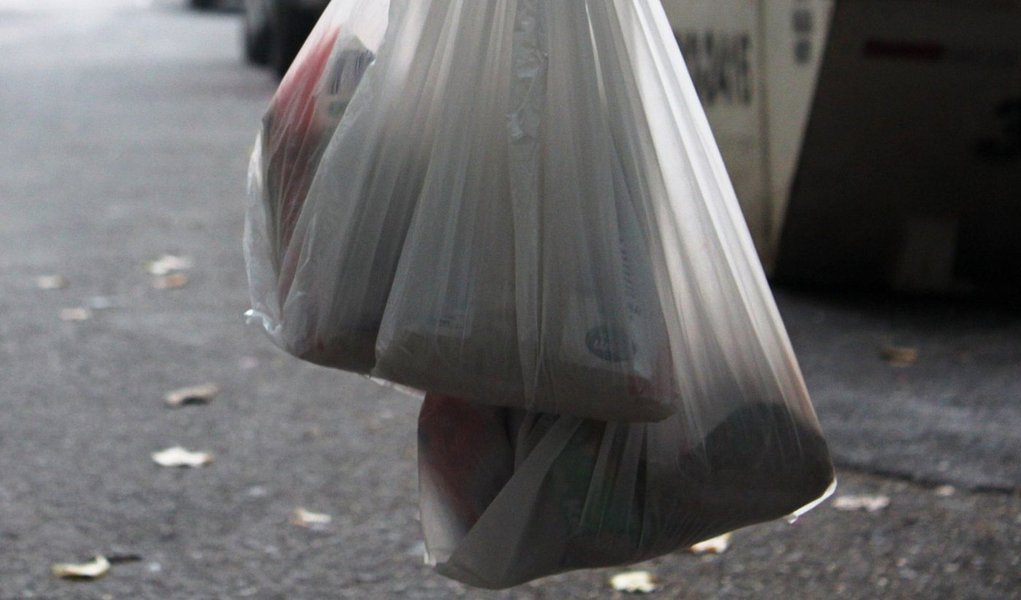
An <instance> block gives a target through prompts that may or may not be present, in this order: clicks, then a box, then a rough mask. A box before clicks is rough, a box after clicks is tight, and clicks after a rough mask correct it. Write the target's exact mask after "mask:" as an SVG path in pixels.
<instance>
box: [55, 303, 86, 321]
mask: <svg viewBox="0 0 1021 600" xmlns="http://www.w3.org/2000/svg"><path fill="white" fill-rule="evenodd" d="M59 316H60V320H61V321H88V320H89V319H91V318H92V311H91V310H89V309H87V308H83V307H80V306H79V307H76V308H64V309H61V311H60V315H59Z"/></svg>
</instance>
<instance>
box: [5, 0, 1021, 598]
mask: <svg viewBox="0 0 1021 600" xmlns="http://www.w3.org/2000/svg"><path fill="white" fill-rule="evenodd" d="M274 85H275V82H274V81H273V80H272V78H271V77H270V76H269V75H268V74H267V73H265V72H262V71H259V70H255V69H252V68H250V67H247V66H245V65H243V64H242V62H241V60H240V41H239V23H238V17H237V15H236V14H231V13H226V12H212V13H209V12H194V11H191V10H188V9H186V8H185V7H184V3H183V2H180V1H177V2H175V1H172V0H18V1H14V0H0V210H2V213H0V249H2V251H0V600H15V599H17V600H21V599H26V598H45V599H64V598H67V599H96V600H106V599H118V600H120V599H124V600H128V599H139V598H154V599H206V598H210V599H211V598H217V599H221V598H298V599H304V598H308V599H328V598H360V599H364V598H370V599H374V598H436V599H441V598H451V597H473V598H475V597H477V598H549V599H553V598H556V599H560V598H614V597H620V593H618V592H614V591H613V590H612V589H611V587H610V586H609V585H608V583H607V578H608V577H609V576H610V575H612V574H614V573H616V572H618V571H619V569H617V570H612V569H611V570H597V571H586V572H580V573H572V574H568V575H563V576H557V577H553V578H548V579H544V580H540V581H537V582H534V583H532V584H529V585H525V586H521V587H519V588H517V589H513V590H508V591H504V592H493V593H490V592H480V591H477V590H472V589H469V588H466V587H465V586H462V585H460V584H457V583H455V582H451V581H449V580H446V579H444V578H442V577H440V576H438V575H435V574H434V573H432V571H431V570H430V569H429V568H428V567H426V566H425V565H423V561H422V551H423V547H422V544H421V532H420V530H419V526H418V523H417V520H416V512H417V506H416V496H417V489H416V485H417V484H416V475H415V468H414V459H415V419H416V415H417V409H418V400H416V399H415V398H412V397H409V396H405V395H402V394H401V393H398V392H395V391H393V390H390V389H387V388H383V387H379V386H377V385H375V384H373V383H371V382H368V381H366V380H364V379H361V378H359V377H356V376H351V375H347V374H344V373H340V372H336V371H330V370H327V369H321V368H317V367H313V366H310V365H306V364H303V363H301V362H299V361H297V360H294V359H292V358H289V357H287V356H285V355H284V354H282V353H281V352H279V351H278V350H276V349H275V348H274V347H273V346H272V344H271V343H270V342H269V341H268V339H267V338H265V337H264V336H263V335H262V334H261V333H260V332H259V331H258V330H256V329H255V328H254V327H247V326H246V325H245V324H244V322H243V319H242V316H241V315H242V313H243V311H244V310H245V309H246V308H247V307H248V299H247V288H246V281H245V275H244V268H243V262H242V255H241V249H240V235H241V228H242V217H243V209H244V204H245V199H244V180H245V169H246V166H247V160H248V151H249V148H250V146H251V144H252V141H253V139H254V135H255V131H256V127H257V124H258V121H259V118H260V116H261V114H262V112H263V111H264V109H265V107H266V104H267V102H268V100H269V98H270V95H271V94H272V92H273V89H274ZM165 254H171V255H175V256H185V257H189V258H190V259H191V261H192V265H191V266H190V267H189V268H187V269H184V270H182V271H181V273H182V274H183V275H184V276H185V277H186V278H187V280H186V281H184V280H182V279H178V280H177V281H176V283H177V284H183V286H182V287H179V288H176V289H157V288H156V287H154V283H156V282H157V277H156V276H155V275H152V274H150V273H148V272H147V271H146V269H145V265H146V263H147V262H148V261H152V260H155V259H158V258H159V257H161V256H163V255H165ZM48 275H52V276H60V277H63V278H65V279H66V283H67V285H66V286H57V287H58V288H59V289H52V290H47V289H41V288H40V287H39V282H38V278H39V277H41V276H48ZM171 283H174V282H173V280H171ZM789 306H790V309H789V310H790V312H789V314H790V315H792V316H794V317H796V318H797V319H798V320H797V322H796V323H794V326H792V331H793V332H794V333H795V334H796V335H795V336H794V337H795V342H796V344H798V345H799V347H800V348H804V349H805V350H806V354H805V355H804V356H803V357H802V361H803V362H804V363H805V364H806V365H807V368H806V372H808V374H809V380H810V384H813V381H814V382H815V385H816V386H818V387H819V388H820V391H819V392H818V393H817V395H818V396H820V397H821V398H822V401H821V402H819V404H818V405H819V409H820V417H821V418H822V420H823V423H824V425H825V426H827V427H828V428H831V429H833V430H835V431H837V432H838V435H836V436H835V437H833V438H832V439H831V442H832V443H833V446H834V452H835V455H836V456H837V457H838V458H841V457H845V458H847V461H846V464H852V465H856V466H857V467H859V468H861V469H862V470H859V471H850V470H847V469H844V470H842V471H841V488H840V490H839V492H838V494H837V497H838V498H839V497H841V496H846V495H858V494H861V495H865V496H868V497H870V498H873V499H876V498H880V499H881V498H884V497H885V498H889V505H888V506H886V507H882V508H879V507H876V510H875V511H874V512H868V511H866V510H858V511H845V510H839V509H838V508H837V507H836V505H834V504H833V503H827V504H825V505H823V506H821V507H820V508H818V509H816V510H815V511H813V512H812V513H809V514H808V515H807V516H805V517H803V518H802V519H801V520H800V521H799V522H798V523H796V524H795V525H788V524H786V523H775V524H768V525H764V526H760V527H755V528H751V529H748V530H743V531H740V532H738V533H737V534H736V535H735V537H734V540H733V543H732V547H731V549H730V550H728V551H727V552H726V553H724V554H722V555H719V556H708V557H702V556H694V555H691V554H688V553H683V552H680V553H676V554H673V555H670V556H666V557H663V558H661V559H657V560H655V561H652V562H650V563H647V564H643V565H640V568H643V569H647V570H649V571H651V572H652V573H653V574H654V575H655V577H656V578H657V580H658V581H659V584H660V586H661V588H660V590H659V591H658V592H656V594H655V595H654V596H653V597H662V598H684V599H702V598H705V599H709V598H822V597H832V598H919V597H926V598H1011V597H1019V591H1018V590H1021V576H1019V573H1021V565H1019V558H1018V557H1019V554H1021V534H1019V531H1021V516H1019V515H1021V497H1019V495H1018V493H1017V492H1016V489H1017V487H1018V484H1019V482H1018V480H1017V479H1012V477H1013V476H1012V475H1011V473H1017V471H1011V470H1009V469H999V470H994V471H995V473H994V474H995V477H996V478H998V479H996V480H995V481H997V482H1000V483H999V484H997V485H988V486H985V487H989V488H996V489H997V491H988V492H983V491H975V489H969V487H973V488H981V487H983V486H981V485H979V484H975V485H971V484H970V483H969V481H967V480H966V478H964V477H963V476H959V475H955V474H954V471H955V469H953V468H948V469H943V470H942V471H941V470H940V469H939V468H936V469H934V470H931V472H928V471H927V472H925V473H921V475H920V476H917V477H916V476H915V475H917V474H919V473H920V472H919V473H915V472H913V471H912V467H911V465H910V464H908V465H907V466H903V465H902V466H898V467H897V468H893V467H890V468H888V469H883V468H881V467H882V465H883V461H885V460H888V459H889V456H890V455H891V454H896V452H888V451H883V450H882V449H881V448H878V447H876V443H871V444H865V446H866V450H868V449H869V448H871V449H872V450H874V454H875V455H876V456H878V458H874V459H868V460H866V459H862V460H856V459H855V457H858V456H860V452H861V448H860V447H859V446H860V444H859V445H855V444H856V443H857V442H856V441H855V439H856V436H855V431H854V429H850V430H848V429H847V428H846V427H844V426H843V423H844V421H845V416H846V415H852V416H855V415H857V416H855V418H859V417H860V415H861V414H869V411H868V409H867V407H868V406H869V405H868V404H864V405H858V404H855V405H854V406H855V407H859V408H854V407H849V405H848V404H846V403H848V402H851V400H848V399H846V398H847V396H846V395H840V394H839V393H838V392H839V389H838V388H835V387H833V385H836V384H833V381H834V376H830V375H827V374H826V373H831V372H832V371H827V369H826V366H827V364H832V361H834V360H837V359H835V358H833V357H835V356H840V355H841V354H840V353H841V352H842V350H841V347H840V342H839V340H836V341H833V340H830V342H827V341H826V340H823V341H820V342H813V341H812V340H813V339H814V338H812V337H811V332H812V331H813V330H815V329H819V328H820V327H822V324H823V323H824V322H825V321H826V319H825V318H822V319H821V320H820V318H819V314H820V311H822V312H826V311H827V310H829V311H830V312H826V315H830V317H829V318H830V321H829V322H831V323H832V322H839V323H844V325H842V326H844V327H845V328H850V329H845V330H854V327H855V325H854V323H855V321H854V318H853V315H854V314H857V313H854V311H850V312H848V311H846V310H843V311H842V310H839V309H838V310H837V311H836V312H835V313H834V312H832V310H833V309H832V308H818V306H819V305H817V304H816V300H803V301H802V300H798V299H797V298H795V299H794V300H793V301H792V302H791V303H789ZM833 315H836V317H835V318H834V317H833ZM849 315H851V316H849ZM880 321H881V324H886V325H889V321H883V320H882V318H880ZM848 322H850V323H851V324H850V325H847V324H846V323H848ZM997 323H999V321H997ZM1009 323H1013V322H1012V321H1011V322H1009ZM1009 323H1008V325H1009ZM869 331H871V333H868V334H862V335H865V338H864V339H865V340H866V341H867V342H868V343H867V344H865V345H864V346H859V347H858V348H861V347H865V348H872V349H866V350H864V351H863V352H865V353H871V352H873V350H874V348H873V344H872V341H873V340H875V339H881V338H882V331H884V330H883V328H882V327H879V328H878V330H876V329H873V330H869ZM877 331H878V333H877ZM869 336H871V337H869ZM859 339H862V338H861V337H859ZM924 341H925V340H924V339H923V340H922V342H924ZM1001 341H1002V340H1001ZM813 343H817V344H821V345H817V346H813ZM827 344H828V345H827ZM814 348H823V349H822V350H819V351H818V352H815V350H813V349H814ZM1008 350H1010V348H1008ZM870 356H873V355H872V354H870ZM955 356H957V355H955ZM1011 356H1014V355H1011ZM827 357H828V358H827ZM873 358H874V356H873ZM923 358H924V355H923V356H922V357H920V358H919V362H920V361H921V360H923ZM1015 358H1016V356H1015ZM869 364H870V365H871V366H870V367H869V368H870V369H871V368H876V369H878V368H885V365H883V364H882V363H881V361H880V365H879V366H876V365H875V364H873V363H869ZM997 372H998V373H1000V374H1001V376H1004V375H1003V374H1004V373H1008V374H1009V373H1010V371H1002V370H1001V371H997ZM897 373H898V374H897V375H895V376H893V375H889V374H884V375H882V377H894V378H895V381H896V377H901V379H903V377H907V376H908V375H906V373H910V371H898V372H897ZM845 376H846V374H845ZM852 377H853V373H852ZM912 381H914V380H912ZM207 382H209V383H215V384H216V385H218V386H219V388H220V393H219V395H218V396H217V397H216V398H215V399H214V400H213V401H212V402H211V403H210V404H208V405H204V406H187V407H184V408H180V409H170V408H167V407H166V406H165V405H164V404H163V401H162V397H163V395H164V394H165V393H166V392H168V391H170V390H173V389H176V388H179V387H183V386H190V385H195V384H202V383H207ZM1003 383H1004V387H1003V388H1002V389H1010V388H1009V385H1007V384H1008V383H1009V382H1003ZM830 384H833V385H830ZM834 390H836V391H834ZM987 392H988V393H986V392H983V393H986V396H990V397H991V396H993V395H994V394H993V393H992V392H989V391H988V390H987ZM827 394H831V396H827ZM868 401H869V400H868V398H864V399H861V398H858V400H856V402H865V403H867V402H868ZM841 402H844V403H845V404H840V403H841ZM990 402H991V401H990ZM1014 403H1015V404H1016V396H1015V402H1014ZM987 404H989V403H987ZM996 406H997V408H996V411H994V412H993V413H990V414H993V415H995V416H996V418H997V425H998V426H1003V424H1004V422H1007V423H1009V419H1010V418H1012V416H1011V415H1012V414H1013V413H1011V412H1010V410H1009V406H1008V405H1006V404H1004V403H1002V402H1001V403H1000V404H997V405H996ZM955 408H957V409H959V412H960V413H961V414H963V415H965V416H964V417H962V418H970V417H969V416H968V414H970V413H968V410H967V406H964V407H955ZM875 414H878V415H881V420H884V421H886V422H887V423H888V424H889V420H890V419H892V418H893V416H891V413H890V412H889V411H887V412H882V411H880V412H877V413H875ZM1005 420H1006V421H1005ZM890 427H891V430H893V429H896V430H897V431H896V432H892V433H891V435H893V433H897V432H900V433H899V434H898V435H900V437H898V440H899V441H898V443H899V444H901V448H906V449H908V450H911V449H913V448H914V449H918V448H923V447H922V446H919V445H918V443H919V442H918V440H919V439H921V438H924V437H925V436H924V435H921V434H919V433H918V432H917V431H915V432H914V433H912V430H911V428H912V427H915V428H916V429H917V427H918V425H917V424H916V423H911V424H905V425H903V426H900V427H899V428H898V427H894V426H893V425H890ZM1004 428H1005V427H1004ZM905 431H907V433H904V432H905ZM989 431H992V429H990V430H989ZM994 433H995V432H993V433H990V434H989V435H993V434H994ZM880 439H881V438H880ZM1001 442H1002V439H1001V440H1000V442H997V443H1001ZM175 445H181V446H185V447H187V448H190V449H194V450H203V451H208V452H210V453H212V454H213V456H214V457H215V460H214V462H213V463H212V464H211V465H209V466H207V467H205V468H202V469H191V470H178V469H166V468H160V467H158V466H157V465H155V464H154V463H153V461H152V459H151V455H152V453H153V452H156V451H158V450H162V449H164V448H167V447H171V446H175ZM936 446H937V447H936V448H935V450H933V451H936V452H939V451H941V450H940V448H939V447H938V444H937V445H936ZM1005 448H1006V449H1005V450H1004V451H1003V452H1006V454H1003V453H1002V452H1001V455H1002V456H1001V458H998V459H996V460H1003V461H1004V462H1009V460H1007V459H1009V458H1010V457H1011V456H1015V457H1016V454H1010V452H1015V453H1016V451H1017V447H1016V446H1015V447H1013V448H1010V447H1009V444H1008V445H1007V446H1005ZM944 450H945V449H944ZM1003 456H1006V457H1007V459H1003V458H1002V457H1003ZM884 457H885V458H884ZM984 457H985V458H984ZM986 459H987V457H986V455H981V456H980V457H979V458H977V459H975V461H976V464H979V465H981V464H982V463H983V461H984V460H986ZM889 460H892V459H889ZM930 462H931V460H930ZM936 464H937V466H938V465H939V464H942V463H941V462H940V461H936ZM948 464H949V463H948ZM1017 464H1018V463H1017V461H1014V462H1013V464H1012V465H1007V466H1010V467H1012V468H1016V466H1017ZM922 470H924V469H922ZM961 470H962V471H964V470H966V469H961ZM866 471H882V472H888V473H894V474H896V475H897V476H898V477H897V478H887V477H882V476H876V475H874V474H869V473H868V472H866ZM912 479H914V480H921V481H923V482H924V483H918V482H917V481H916V482H912V481H910V480H912ZM947 483H955V484H958V487H957V488H956V489H955V488H951V487H945V486H943V487H940V484H947ZM299 506H300V507H305V508H307V509H309V510H311V511H315V512H321V513H326V514H329V515H331V516H332V521H331V522H330V523H328V524H326V525H325V526H323V527H321V528H320V529H309V528H304V527H299V526H296V525H294V524H292V523H291V522H290V520H291V517H292V513H293V512H294V511H295V509H296V508H297V507H299ZM100 554H101V555H105V556H113V557H118V556H119V557H121V558H122V559H126V560H124V561H123V562H120V563H118V564H115V565H114V566H113V568H112V570H111V572H110V573H109V574H108V575H107V576H106V577H104V578H102V579H100V580H98V581H90V582H69V581H65V580H61V579H57V578H56V577H54V576H53V575H52V574H51V573H50V567H51V565H52V564H54V563H60V562H69V561H70V562H78V561H84V560H87V559H89V558H91V557H92V556H94V555H100Z"/></svg>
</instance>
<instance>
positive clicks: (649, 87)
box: [245, 0, 833, 588]
mask: <svg viewBox="0 0 1021 600" xmlns="http://www.w3.org/2000/svg"><path fill="white" fill-rule="evenodd" d="M249 196H250V204H249V208H248V212H247V216H246V229H245V255H246V262H247V265H248V274H249V281H250V289H251V296H252V307H253V308H252V310H251V311H250V312H249V315H250V317H251V318H253V319H255V320H258V321H260V322H261V323H262V325H263V326H264V328H265V329H266V330H267V332H268V333H269V334H270V336H271V337H272V338H273V339H274V340H275V342H276V343H277V344H278V345H279V346H281V347H282V348H284V349H285V350H287V351H288V352H290V353H292V354H294V355H296V356H299V357H301V358H303V359H305V360H308V361H311V362H315V363H318V364H321V365H326V366H330V367H335V368H339V369H344V370H348V371H353V372H357V373H362V374H367V375H371V376H373V377H377V378H380V379H383V380H387V381H389V382H393V383H396V384H401V385H405V386H410V387H414V388H418V389H422V390H429V392H430V396H428V397H427V400H426V402H425V404H424V405H423V409H422V414H421V417H420V422H419V436H420V438H419V450H420V454H419V468H420V486H421V499H420V503H421V509H422V521H423V529H424V532H425V537H426V545H427V548H428V550H429V553H430V556H431V557H432V558H433V560H434V561H435V562H436V564H437V567H438V569H439V570H440V571H441V572H442V573H444V574H446V575H448V576H450V577H453V578H456V579H459V580H461V581H464V582H467V583H470V584H472V585H477V586H481V587H491V588H498V587H507V586H511V585H515V584H518V583H521V582H524V581H527V580H529V579H532V578H535V577H540V576H543V575H547V574H552V573H557V572H561V571H565V570H570V569H575V568H582V567H596V566H609V565H620V564H627V563H632V562H636V561H640V560H644V559H647V558H651V557H653V556H657V555H660V554H663V553H666V552H670V551H672V550H675V549H677V548H681V547H684V546H685V545H689V544H691V543H694V542H698V541H701V540H703V539H707V538H709V537H712V536H714V535H717V534H720V533H723V532H726V531H730V530H733V529H736V528H739V527H742V526H745V525H749V524H751V523H755V522H760V521H764V520H770V519H775V518H780V517H783V516H787V515H790V514H793V513H798V512H799V511H801V510H804V509H805V508H806V507H808V506H811V505H813V504H814V503H817V502H818V501H819V500H820V499H821V498H822V497H824V496H825V495H826V494H827V493H828V492H829V491H831V490H832V484H833V471H832V466H831V464H830V459H829V454H828V452H827V449H826V445H825V442H824V440H823V438H822V435H821V432H820V427H819V423H818V421H817V419H816V416H815V413H814V411H813V409H812V406H811V402H810V400H809V397H808V393H807V390H806V388H805V385H804V382H803V380H802V376H801V372H800V369H799V367H798V364H797V361H796V359H795V357H794V353H793V351H792V349H791V346H790V342H789V340H788V338H787V334H786V331H785V329H784V327H783V323H782V321H781V319H780V316H779V313H778V311H777V309H776V305H775V302H774V300H773V298H772V295H771V293H770V290H769V287H768V284H767V281H766V278H765V276H764V274H763V272H762V269H761V266H760V264H759V261H758V257H757V255H756V253H755V248H754V246H753V244H752V241H751V237H750V235H749V233H748V231H747V228H746V226H745V224H744V221H743V218H742V215H741V212H740V208H739V206H738V202H737V198H736V196H735V194H734V190H733V188H732V186H731V184H730V181H729V179H728V176H727V173H726V170H725V168H724V165H723V161H722V159H721V157H720V154H719V151H718V149H717V147H716V144H715V141H714V139H713V137H712V134H711V132H710V129H709V125H708V122H707V120H706V118H705V114H704V113H703V110H702V107H701V104H700V103H699V99H698V96H697V94H696V92H695V89H694V87H693V85H692V82H691V79H690V77H689V75H688V72H687V69H686V67H685V64H684V62H683V59H682V57H681V54H680V50H679V49H678V47H677V43H676V40H675V38H674V36H673V33H672V31H671V28H670V25H669V23H668V21H667V18H666V14H665V13H664V11H663V7H662V6H661V4H660V2H659V0H577V1H574V0H572V1H569V2H568V1H561V0H390V1H386V0H333V2H332V3H331V4H330V6H329V8H328V9H327V11H326V13H325V14H324V16H323V18H322V19H321V21H320V22H319V24H318V25H317V26H316V28H315V30H314V31H313V32H312V35H311V36H310V38H309V41H308V42H307V43H306V45H305V47H304V48H303V49H302V51H301V52H300V53H299V55H298V57H297V59H296V61H295V63H294V65H293V66H292V68H291V70H290V71H289V72H288V74H287V75H286V76H285V78H284V80H283V81H282V82H281V85H280V88H279V90H278V92H277V94H276V95H275V96H274V99H273V101H272V104H271V106H270V109H269V111H268V113H267V114H266V116H265V118H264V120H263V127H262V130H261V132H260V135H259V138H258V140H257V144H256V148H255V151H254V152H253V155H252V161H251V165H250V170H249Z"/></svg>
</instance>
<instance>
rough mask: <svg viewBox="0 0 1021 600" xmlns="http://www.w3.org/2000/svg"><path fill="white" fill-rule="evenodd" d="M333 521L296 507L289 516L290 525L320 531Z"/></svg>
mask: <svg viewBox="0 0 1021 600" xmlns="http://www.w3.org/2000/svg"><path fill="white" fill-rule="evenodd" d="M332 521H333V517H331V516H330V515H326V514H322V513H315V512H311V511H308V510H305V509H304V508H302V507H300V506H299V507H298V508H296V509H295V510H294V514H293V515H291V524H292V525H297V526H299V527H305V528H308V529H322V528H324V527H326V526H327V525H329V524H330V522H332Z"/></svg>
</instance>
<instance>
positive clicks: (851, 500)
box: [833, 495, 890, 513]
mask: <svg viewBox="0 0 1021 600" xmlns="http://www.w3.org/2000/svg"><path fill="white" fill-rule="evenodd" d="M887 506H890V497H889V496H883V495H876V496H864V495H863V496H838V497H837V498H836V499H834V500H833V508H835V509H837V510H845V511H852V510H864V511H866V512H870V513H874V512H878V511H881V510H883V509H884V508H886V507H887Z"/></svg>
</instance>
